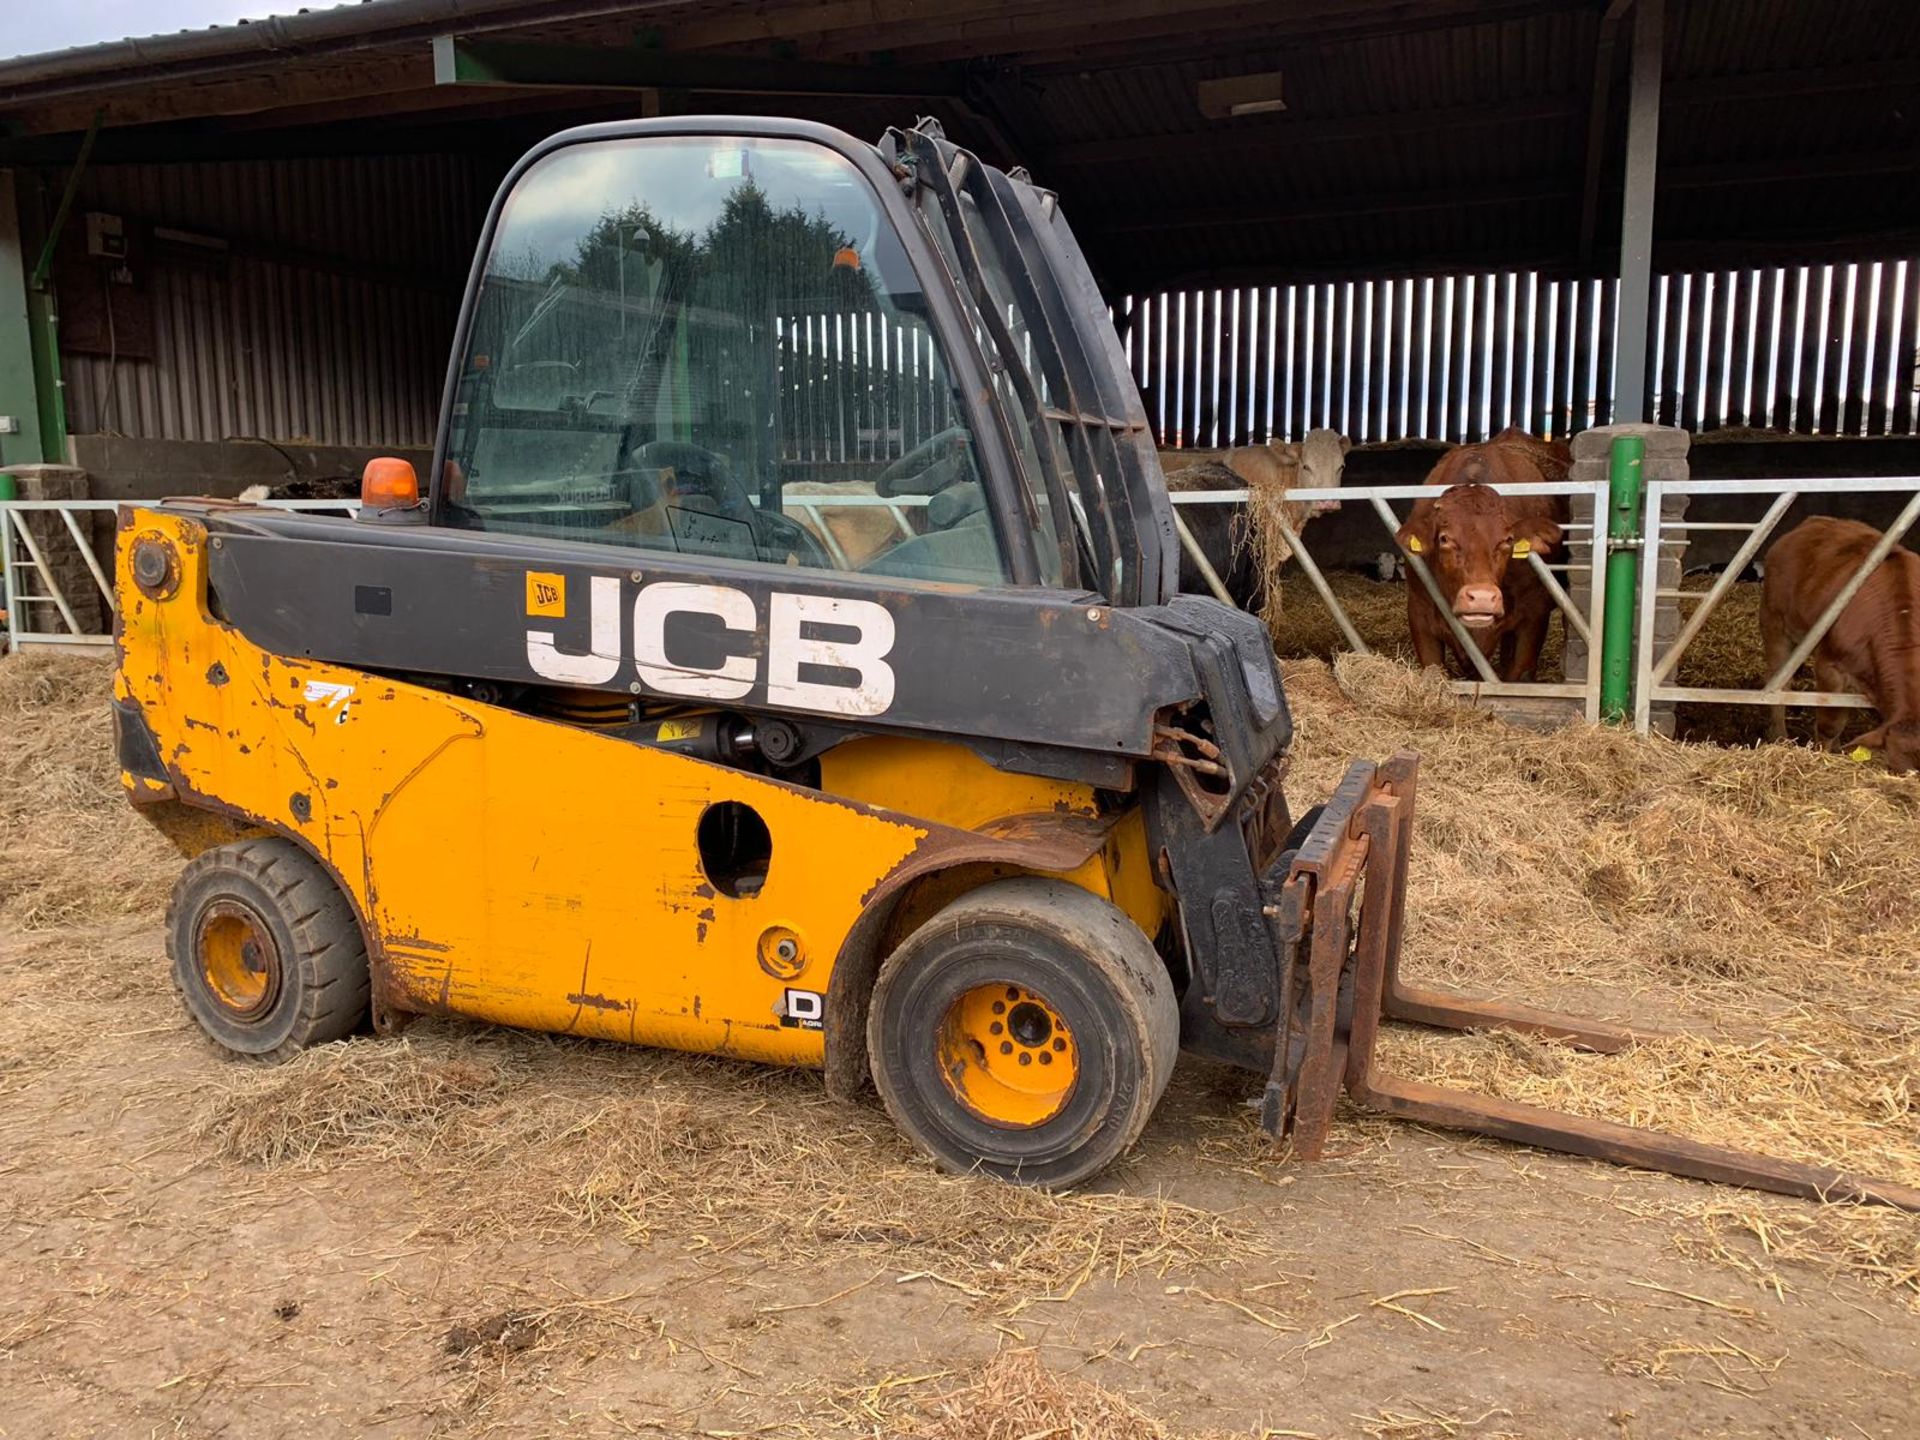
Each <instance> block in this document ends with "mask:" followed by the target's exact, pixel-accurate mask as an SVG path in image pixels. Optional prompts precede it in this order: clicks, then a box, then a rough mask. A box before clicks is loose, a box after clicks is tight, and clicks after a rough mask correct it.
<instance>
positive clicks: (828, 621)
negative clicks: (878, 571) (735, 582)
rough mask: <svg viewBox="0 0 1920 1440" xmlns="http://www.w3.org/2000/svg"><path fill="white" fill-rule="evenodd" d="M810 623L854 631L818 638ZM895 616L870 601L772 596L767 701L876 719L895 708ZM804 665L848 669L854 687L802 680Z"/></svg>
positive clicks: (822, 596) (769, 620)
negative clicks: (890, 660)
mask: <svg viewBox="0 0 1920 1440" xmlns="http://www.w3.org/2000/svg"><path fill="white" fill-rule="evenodd" d="M809 625H816V626H834V627H836V628H841V629H847V630H852V631H853V632H854V634H855V638H854V639H852V640H826V639H819V638H816V637H814V636H810V635H807V634H806V633H805V630H806V627H807V626H809ZM893 634H894V632H893V616H892V614H890V613H889V612H888V611H887V610H886V608H885V607H884V606H880V605H876V604H874V603H873V602H872V601H871V600H835V599H832V598H831V597H829V596H826V595H782V594H779V593H777V592H776V593H775V595H774V597H773V603H772V607H771V614H770V615H769V616H768V630H767V703H768V704H770V705H791V706H793V707H795V708H796V709H800V710H825V711H828V712H830V713H832V714H835V715H880V714H884V713H885V712H886V709H887V707H888V706H890V705H891V704H893V667H892V666H891V665H888V664H887V663H886V657H887V653H888V652H889V651H890V650H892V649H893ZM802 665H824V666H829V667H831V668H833V669H836V670H851V671H853V672H854V673H855V674H857V675H858V676H859V677H860V678H859V679H858V680H857V681H855V682H854V683H853V684H851V685H848V684H845V683H837V682H833V683H820V682H816V681H811V680H802V679H801V678H800V667H801V666H802Z"/></svg>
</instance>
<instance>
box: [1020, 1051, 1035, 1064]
mask: <svg viewBox="0 0 1920 1440" xmlns="http://www.w3.org/2000/svg"><path fill="white" fill-rule="evenodd" d="M1020 1063H1021V1064H1022V1065H1031V1064H1033V1056H1031V1055H1029V1054H1028V1053H1027V1052H1026V1051H1024V1050H1022V1051H1021V1052H1020Z"/></svg>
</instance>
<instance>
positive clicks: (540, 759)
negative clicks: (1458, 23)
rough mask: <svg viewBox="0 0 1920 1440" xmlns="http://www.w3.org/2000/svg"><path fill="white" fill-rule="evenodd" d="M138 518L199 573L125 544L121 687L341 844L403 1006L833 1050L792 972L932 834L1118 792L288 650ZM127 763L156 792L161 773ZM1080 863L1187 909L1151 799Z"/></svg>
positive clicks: (966, 758) (200, 565)
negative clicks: (735, 873)
mask: <svg viewBox="0 0 1920 1440" xmlns="http://www.w3.org/2000/svg"><path fill="white" fill-rule="evenodd" d="M123 533H127V532H123ZM131 534H132V535H134V536H151V537H154V538H158V539H163V540H164V541H166V542H167V543H170V544H172V545H173V546H174V547H175V549H176V550H177V552H178V554H179V557H180V575H181V584H180V588H179V590H178V592H177V593H175V594H173V595H172V596H170V597H168V598H166V599H163V600H158V601H156V600H152V599H149V598H148V597H146V596H144V595H142V594H141V593H140V591H139V589H138V588H137V587H136V586H135V585H134V584H133V582H132V578H131V575H130V574H129V573H128V564H129V561H128V553H129V551H130V548H131V547H130V546H129V545H124V544H123V546H122V547H121V553H120V555H119V557H118V560H117V566H118V575H117V584H118V590H119V595H120V598H121V616H122V620H121V624H122V635H121V665H120V670H119V675H118V677H117V680H116V689H117V691H118V693H119V694H120V695H122V696H123V697H125V698H131V699H132V700H135V701H137V702H138V703H139V705H140V706H141V708H142V710H143V711H144V713H145V716H146V719H147V722H148V724H149V726H150V727H151V729H152V730H153V733H154V735H155V737H156V738H157V740H158V741H159V745H160V751H161V754H162V757H163V758H164V760H165V761H166V763H167V765H168V768H169V771H170V773H171V777H172V779H173V780H174V781H175V782H176V788H177V790H178V795H179V799H180V800H182V801H183V802H185V803H186V804H188V805H196V804H198V805H207V806H209V807H210V808H219V809H224V810H226V811H229V812H232V813H234V814H237V815H238V816H240V817H242V818H243V819H245V820H247V821H250V822H253V823H255V824H258V825H261V826H264V827H266V828H268V829H270V830H277V831H280V832H282V833H286V834H291V835H295V836H297V837H299V838H300V839H301V840H303V841H305V842H306V843H307V844H308V846H310V847H311V849H312V850H313V851H314V852H315V853H317V854H318V855H319V856H321V857H322V858H323V859H324V860H326V861H327V862H328V864H329V865H330V866H331V867H332V868H333V870H334V872H335V873H336V874H337V875H338V876H339V877H340V879H341V882H342V884H343V885H344V887H345V888H346V889H347V891H348V892H349V894H350V896H351V898H352V899H353V901H354V902H355V904H356V906H357V907H358V909H359V911H360V913H361V915H362V916H363V917H364V918H365V920H366V922H367V924H368V927H369V929H370V931H371V932H372V935H371V938H372V940H373V942H374V945H375V948H376V950H377V951H379V952H380V953H382V954H383V955H384V957H385V962H386V970H385V974H384V979H383V984H382V988H381V991H380V994H381V996H382V998H383V1000H384V1001H385V1003H387V1004H388V1005H390V1006H392V1007H393V1008H396V1009H400V1010H412V1011H447V1012H451V1013H456V1014H462V1015H471V1016H475V1017H477V1018H481V1019H485V1020H491V1021H495V1022H498V1023H501V1024H507V1025H515V1026H522V1027H526V1028H530V1029H539V1030H552V1031H565V1032H570V1033H577V1034H582V1035H595V1036H602V1037H606V1038H610V1039H620V1040H629V1041H636V1042H640V1043H646V1044H654V1045H664V1046H671V1047H675V1048H680V1049H691V1050H702V1051H718V1052H723V1053H727V1054H733V1055H740V1056H743V1057H750V1058H755V1059H762V1060H770V1061H777V1062H784V1063H790V1064H812V1065H817V1064H819V1063H821V1061H822V1059H823V1058H824V1035H823V1032H822V1031H820V1030H818V1029H811V1028H804V1027H802V1026H799V1025H794V1024H783V1023H782V1019H783V1015H782V1011H783V1008H784V1005H785V995H786V991H787V988H788V987H789V986H793V987H796V988H802V989H806V990H812V991H816V992H819V993H821V994H824V993H825V992H826V991H827V989H828V985H829V981H830V975H831V971H832V967H833V964H834V962H835V958H836V957H837V956H838V955H839V953H840V950H841V948H842V945H843V943H844V941H845V939H846V937H847V934H848V932H849V931H850V930H851V929H852V927H853V925H854V923H855V922H856V921H857V920H858V919H859V917H860V915H861V913H862V909H863V906H864V904H865V903H866V900H867V898H868V896H869V895H870V893H871V892H873V891H874V889H875V887H876V886H878V885H879V884H880V883H881V882H882V881H883V880H884V879H885V878H886V877H887V876H888V875H889V874H890V873H891V872H893V871H894V870H895V869H896V867H898V866H900V865H901V864H902V862H905V861H908V860H910V859H911V858H912V857H913V856H914V855H915V853H916V851H917V850H919V849H920V847H921V846H922V845H923V844H924V843H925V842H927V841H928V839H929V836H930V835H931V834H933V833H934V832H935V831H940V832H941V833H943V834H945V835H948V836H951V835H952V830H951V829H946V828H944V827H955V828H958V829H960V830H971V831H983V832H984V833H987V834H992V833H993V827H992V825H991V823H990V822H992V821H995V820H1006V819H1007V818H1008V817H1017V816H1020V815H1023V814H1024V815H1033V814H1036V813H1037V814H1040V815H1043V816H1052V815H1059V814H1068V815H1077V816H1083V817H1090V816H1092V815H1093V814H1094V809H1095V803H1094V795H1093V792H1092V791H1091V790H1090V789H1088V788H1087V787H1085V786H1076V785H1069V784H1065V783H1063V782H1057V781H1047V780H1037V779H1033V778H1031V777H1026V776H1017V775H1009V774H1006V773H1004V772H1001V771H998V770H995V769H993V768H992V767H991V766H989V765H987V764H986V763H985V762H983V761H980V760H979V759H978V758H977V757H975V756H974V755H972V753H971V752H969V751H967V750H966V749H964V747H961V746H958V745H954V744H949V743H944V742H939V741H931V740H926V741H922V740H894V739H888V738H881V737H875V738H870V739H864V740H858V741H854V742H851V743H849V744H847V745H844V746H842V747H840V748H838V749H836V750H834V751H831V752H829V754H828V756H827V757H826V760H825V762H824V766H823V770H824V779H823V789H824V790H825V791H827V792H829V793H828V794H826V795H822V794H821V793H818V792H814V791H810V790H806V789H803V788H800V787H797V786H792V785H786V784H782V783H780V782H777V781H774V780H769V779H765V778H763V777H760V776H756V775H752V774H748V773H745V772H743V771H739V770H734V769H730V768H728V767H725V766H720V765H713V764H708V763H706V762H703V761H700V760H695V759H692V758H689V757H687V756H683V755H679V754H675V753H673V752H671V751H668V750H662V749H655V748H649V747H646V746H642V745H635V744H632V743H629V742H627V741H624V740H619V739H614V738H610V737H608V736H605V735H600V734H596V733H594V732H592V731H590V730H582V729H577V728H574V727H572V726H568V725H565V724H562V723H557V722H554V721H550V720H542V719H536V718H533V717H530V716H525V715H521V714H518V713H516V712H514V711H510V710H506V709H502V708H499V707H495V706H488V705H482V704H479V703H477V702H474V701H471V700H467V699H463V698H460V697H457V696H452V695H448V694H444V693H442V692H440V691H437V690H432V689H428V688H425V687H422V686H417V685H409V684H405V683H402V682H399V681H395V680H389V679H386V678H383V677H380V676H375V675H371V674H368V673H365V672H362V671H356V670H352V669H347V668H344V667H340V666H335V665H329V664H322V663H318V662H313V661H307V660H301V659H293V658H289V657H284V656H276V655H271V654H268V653H266V652H265V651H262V650H261V649H259V648H258V647H256V646H255V645H253V644H252V643H251V642H249V641H248V640H247V639H246V637H245V636H243V635H241V634H240V633H239V632H238V631H237V630H235V629H233V628H232V627H230V626H228V625H225V624H223V623H222V622H220V621H219V620H218V619H216V618H214V617H213V616H212V615H210V614H209V613H208V611H207V606H206V566H205V554H204V542H205V535H204V531H202V529H201V527H200V526H199V525H198V524H196V523H195V522H194V521H193V520H191V519H190V518H186V517H181V516H176V515H169V514H164V513H159V512H154V511H139V512H136V514H135V516H134V518H133V530H132V532H131ZM216 665H217V666H218V667H219V668H218V669H216V668H215V667H216ZM223 672H224V673H223ZM125 783H126V785H127V788H128V789H129V791H130V792H135V798H136V799H138V798H140V795H139V793H138V792H140V791H143V790H144V791H148V792H149V793H148V795H147V798H153V797H152V795H151V792H150V786H149V785H148V782H142V781H137V780H135V779H133V778H132V777H127V779H126V782H125ZM723 800H734V801H739V802H742V803H744V804H747V805H750V806H752V807H753V809H754V810H756V811H757V812H758V813H759V814H760V816H761V817H762V818H763V819H764V820H765V822H766V824H767V827H768V830H769V832H770V834H771V835H772V837H773V850H772V860H771V863H770V865H769V867H768V871H767V874H766V877H765V880H764V883H763V884H762V885H761V887H760V888H759V890H758V892H757V893H749V894H745V895H742V896H739V897H737V898H735V897H730V896H729V895H727V894H725V893H723V892H722V891H721V890H720V889H719V888H718V887H716V886H714V885H712V884H711V883H709V880H708V877H707V876H706V874H705V873H704V871H703V870H702V868H701V862H700V858H699V853H698V849H697V846H696V841H695V832H696V827H697V825H698V823H699V820H700V817H701V815H702V813H703V812H704V811H705V810H706V809H707V807H708V806H710V805H712V804H714V803H716V802H719V801H723ZM883 806H884V807H885V808H882V807H883ZM1068 878H1070V879H1073V880H1074V881H1075V882H1076V883H1078V884H1081V885H1084V886H1086V887H1087V888H1088V889H1091V890H1093V891H1095V892H1096V893H1099V894H1103V895H1110V896H1113V897H1114V898H1115V900H1116V902H1117V903H1120V904H1121V905H1122V907H1123V908H1125V909H1126V910H1127V911H1128V912H1129V913H1130V914H1132V915H1134V917H1135V918H1136V920H1138V921H1139V922H1140V923H1141V924H1142V926H1143V928H1145V929H1146V930H1147V932H1148V933H1149V934H1152V933H1154V932H1155V930H1157V928H1158V927H1159V925H1160V923H1161V921H1162V920H1163V918H1164V916H1165V914H1166V907H1167V903H1168V902H1167V900H1166V897H1165V896H1164V895H1163V894H1162V893H1161V892H1160V891H1159V890H1158V889H1157V888H1155V887H1154V885H1153V882H1152V875H1151V870H1150V867H1149V863H1148V860H1147V847H1146V842H1145V833H1144V828H1143V826H1142V823H1141V821H1140V817H1139V814H1138V812H1137V810H1136V811H1134V812H1132V813H1129V814H1128V815H1126V816H1124V817H1122V819H1121V820H1120V822H1119V823H1118V824H1117V825H1115V826H1114V827H1113V828H1112V829H1111V831H1110V832H1109V833H1108V835H1107V836H1106V839H1105V841H1104V843H1103V844H1102V845H1101V846H1100V848H1099V849H1097V850H1096V851H1095V853H1094V854H1093V856H1092V857H1091V858H1090V859H1089V860H1088V861H1087V862H1086V863H1085V864H1083V865H1081V866H1080V867H1078V868H1077V869H1076V870H1074V871H1072V872H1070V873H1069V876H1068ZM775 929H778V930H781V931H785V932H791V933H792V934H793V935H794V936H796V937H798V939H799V942H800V944H799V947H798V948H799V953H800V955H801V956H803V957H805V959H804V965H803V968H802V970H801V972H800V973H799V974H798V975H797V976H795V977H785V976H780V975H775V974H771V973H769V972H768V970H767V969H765V968H763V967H762V966H761V965H760V964H759V963H758V946H759V942H760V939H761V937H762V936H763V935H765V934H766V933H767V932H769V931H770V930H775Z"/></svg>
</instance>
